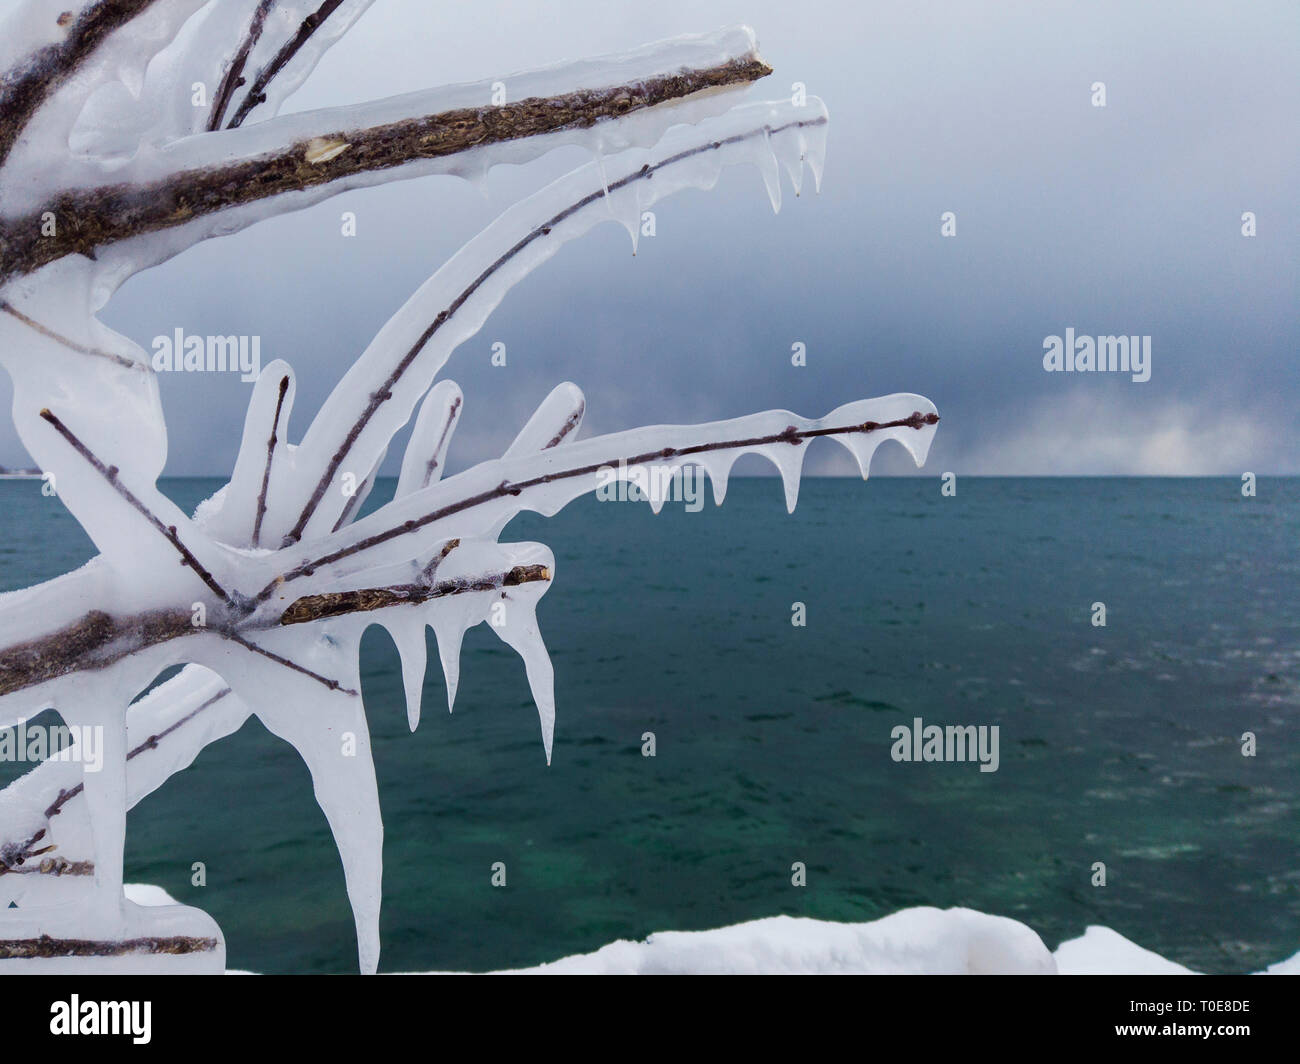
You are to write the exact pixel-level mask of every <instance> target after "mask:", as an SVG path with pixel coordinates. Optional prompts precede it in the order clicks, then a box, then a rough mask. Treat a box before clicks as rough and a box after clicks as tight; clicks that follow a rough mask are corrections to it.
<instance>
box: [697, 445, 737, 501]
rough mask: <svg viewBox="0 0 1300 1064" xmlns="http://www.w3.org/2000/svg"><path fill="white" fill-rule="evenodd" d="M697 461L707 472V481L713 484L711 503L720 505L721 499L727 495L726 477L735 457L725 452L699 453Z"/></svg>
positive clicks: (729, 472) (729, 474)
mask: <svg viewBox="0 0 1300 1064" xmlns="http://www.w3.org/2000/svg"><path fill="white" fill-rule="evenodd" d="M698 461H699V463H700V465H701V466H702V467H703V469H704V471H705V472H706V473H707V474H708V476H709V483H710V484H712V485H713V505H714V506H721V505H722V500H723V499H725V498H726V497H727V478H728V477H730V476H731V467H732V465H733V464H734V463H735V457H734V456H732V455H726V454H717V455H701V456H700V457H699V459H698Z"/></svg>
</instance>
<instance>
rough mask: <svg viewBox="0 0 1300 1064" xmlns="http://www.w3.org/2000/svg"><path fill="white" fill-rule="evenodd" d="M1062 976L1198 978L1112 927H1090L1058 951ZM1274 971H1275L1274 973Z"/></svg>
mask: <svg viewBox="0 0 1300 1064" xmlns="http://www.w3.org/2000/svg"><path fill="white" fill-rule="evenodd" d="M1055 957H1056V970H1057V971H1058V972H1060V974H1061V975H1198V974H1199V973H1198V972H1194V971H1192V970H1191V969H1190V968H1184V967H1183V966H1182V965H1181V964H1176V963H1174V962H1173V961H1169V960H1165V958H1164V957H1162V956H1160V954H1158V953H1153V952H1152V951H1151V950H1149V949H1143V948H1142V947H1141V946H1139V945H1138V944H1137V943H1136V942H1130V941H1129V940H1128V939H1126V938H1125V937H1124V936H1123V935H1121V934H1120V933H1119V932H1118V931H1112V930H1111V929H1110V928H1109V927H1098V926H1096V925H1093V926H1091V927H1089V928H1088V929H1087V930H1086V931H1085V932H1084V933H1083V934H1082V935H1080V936H1079V937H1078V938H1072V939H1070V940H1069V941H1068V942H1062V943H1061V944H1060V946H1058V947H1057V950H1056V954H1055ZM1270 970H1271V969H1270Z"/></svg>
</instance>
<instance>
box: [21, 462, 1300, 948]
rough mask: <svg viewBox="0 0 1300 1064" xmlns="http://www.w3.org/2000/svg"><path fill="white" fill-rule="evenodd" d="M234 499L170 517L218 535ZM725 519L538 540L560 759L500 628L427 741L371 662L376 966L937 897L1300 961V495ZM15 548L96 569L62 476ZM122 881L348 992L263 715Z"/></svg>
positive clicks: (967, 493) (874, 913)
mask: <svg viewBox="0 0 1300 1064" xmlns="http://www.w3.org/2000/svg"><path fill="white" fill-rule="evenodd" d="M219 483H220V482H218V481H216V480H197V479H189V480H181V479H178V480H170V481H165V482H164V483H163V488H164V490H165V491H166V492H167V493H168V494H170V495H171V496H172V497H173V498H174V499H175V500H176V501H177V502H178V503H180V504H181V505H182V506H184V507H185V508H186V509H192V507H193V505H194V504H195V503H197V502H198V501H199V500H200V499H201V498H203V497H204V496H205V495H207V494H209V493H210V492H211V491H213V490H214V489H215V488H216V487H218V486H219ZM391 491H392V484H391V482H389V483H388V484H387V485H384V484H382V483H381V485H380V486H379V487H378V488H377V489H376V496H380V495H384V494H385V493H388V494H391ZM708 498H709V502H708V504H707V506H706V507H705V509H704V510H703V511H702V512H699V513H690V512H686V511H685V510H684V508H683V507H682V506H681V505H680V504H674V503H671V502H670V503H669V504H668V505H667V506H666V507H665V509H664V512H663V513H662V514H660V515H658V516H655V515H653V514H652V513H651V512H650V509H649V507H647V506H646V505H644V504H634V503H613V502H605V503H601V502H597V501H596V500H594V499H590V498H589V499H585V500H580V501H579V502H577V503H575V504H573V505H571V506H570V507H569V508H568V509H567V510H565V511H564V512H563V513H562V514H560V515H559V516H558V517H556V518H552V519H549V520H547V519H542V518H539V517H537V516H535V515H525V516H523V517H521V518H518V519H516V520H515V521H514V522H513V523H512V524H511V525H510V526H509V527H507V529H506V532H505V534H504V536H503V537H502V538H503V539H506V540H509V539H536V540H540V541H541V542H544V543H547V544H549V545H550V546H551V547H552V548H553V549H554V551H555V554H556V561H557V565H556V579H555V582H554V586H553V588H552V589H551V590H550V591H549V593H548V594H547V595H546V597H545V598H544V599H543V601H542V605H541V607H540V609H539V618H540V621H541V625H542V629H543V632H544V634H545V636H546V639H547V642H548V645H549V646H550V648H551V652H552V657H553V660H554V663H555V674H556V698H557V707H558V710H557V724H556V738H555V755H554V762H553V764H552V765H551V766H550V767H549V768H548V767H547V766H546V763H545V758H544V756H543V753H542V745H541V739H540V732H539V729H538V724H537V717H536V712H535V710H534V709H533V706H532V703H531V700H530V697H529V694H528V687H527V683H526V681H525V679H524V672H523V666H522V663H521V662H520V661H519V660H518V658H516V657H515V656H514V655H513V653H512V652H510V651H509V650H508V649H507V648H506V647H505V646H504V645H503V644H501V643H500V642H499V641H498V640H497V639H496V638H495V637H494V635H493V634H492V633H491V631H490V630H489V629H487V628H486V627H479V628H477V629H474V630H473V631H471V632H470V633H469V634H468V635H467V637H466V641H465V646H464V651H463V656H462V678H461V686H460V692H459V695H458V699H457V704H456V712H455V714H454V715H450V716H449V715H448V714H447V712H446V710H445V708H444V707H445V704H446V697H445V694H444V691H443V684H442V677H441V673H440V671H438V667H437V657H436V653H435V651H434V644H433V637H432V633H429V645H430V658H431V663H432V669H431V671H430V673H429V675H428V678H427V680H426V684H425V706H424V716H423V722H422V724H421V726H420V729H419V730H418V731H417V732H416V733H415V734H414V735H412V734H410V733H409V732H408V730H407V726H406V720H405V710H404V704H403V698H402V685H401V677H400V673H399V670H398V661H397V654H396V651H395V650H394V649H393V647H392V644H391V643H390V642H389V640H388V637H387V635H386V634H385V633H383V632H382V630H380V629H378V628H374V629H372V630H371V631H370V632H369V633H368V634H367V636H366V639H365V642H364V643H363V648H362V657H363V661H362V676H363V685H364V695H365V699H366V706H367V713H368V716H369V720H370V727H371V730H372V733H373V740H374V750H375V757H376V766H377V770H378V775H379V781H380V789H381V795H380V797H381V802H382V806H383V813H384V821H385V829H386V830H385V854H384V915H383V923H382V935H383V957H382V960H381V969H382V970H387V971H399V970H413V969H414V970H421V969H422V970H427V969H430V968H438V969H495V968H506V967H518V966H524V965H532V964H537V963H540V962H543V961H547V960H554V959H556V958H559V957H561V956H564V955H567V954H571V953H575V952H585V951H590V950H594V949H596V948H598V947H599V946H601V945H603V944H605V943H607V942H610V941H612V940H615V939H618V938H639V937H644V936H645V935H647V934H649V933H650V932H653V931H657V930H666V929H676V930H691V929H700V928H710V927H718V926H722V925H726V924H731V923H735V922H738V921H741V920H746V919H752V918H756V917H761V916H770V915H774V914H777V913H789V914H792V915H806V916H816V917H820V918H824V919H833V920H869V919H873V918H875V917H879V916H883V915H886V914H888V913H891V912H894V911H896V910H898V909H900V908H904V907H906V906H912V905H936V906H945V907H946V906H952V905H963V906H969V907H971V908H975V909H980V910H984V911H987V912H992V913H999V914H1002V915H1006V916H1012V917H1015V918H1017V919H1019V920H1022V921H1024V922H1026V923H1028V924H1029V925H1030V926H1032V927H1033V928H1034V929H1035V930H1037V931H1038V932H1039V934H1040V935H1042V937H1043V939H1044V941H1045V942H1046V943H1047V945H1048V947H1049V948H1055V947H1056V945H1057V944H1058V943H1059V942H1060V941H1061V940H1062V939H1065V938H1071V937H1074V936H1076V935H1078V934H1081V933H1082V932H1083V930H1084V928H1085V927H1086V926H1087V925H1089V924H1104V925H1107V926H1109V927H1113V928H1115V929H1116V930H1118V931H1120V932H1121V933H1122V934H1124V935H1126V936H1128V937H1129V938H1131V939H1133V940H1134V941H1136V942H1138V943H1139V944H1141V945H1143V946H1145V947H1147V948H1149V949H1153V950H1156V951H1157V952H1159V953H1161V954H1163V955H1164V956H1167V957H1169V958H1171V959H1173V960H1176V961H1178V962H1180V963H1183V964H1186V965H1189V966H1191V967H1194V968H1197V969H1201V970H1209V971H1222V972H1238V971H1249V970H1253V969H1258V968H1262V967H1264V966H1265V965H1267V964H1269V963H1272V962H1275V961H1279V960H1281V959H1283V958H1285V957H1289V956H1291V955H1292V954H1294V953H1295V952H1296V950H1297V949H1300V681H1298V680H1297V668H1296V667H1297V663H1298V662H1300V610H1298V609H1297V605H1296V604H1297V600H1298V598H1300V594H1298V593H1300V561H1298V559H1297V550H1296V542H1297V533H1300V479H1296V478H1278V479H1269V478H1263V479H1261V480H1260V482H1259V495H1258V497H1256V498H1253V499H1247V498H1243V497H1242V496H1241V492H1240V484H1239V482H1238V481H1235V480H1229V479H1196V480H1191V479H1189V480H1176V479H1169V480H1163V479H1046V478H1044V479H994V478H990V479H984V478H962V479H961V480H960V482H959V485H958V494H957V496H956V497H953V498H944V497H942V496H941V495H940V491H939V481H938V478H925V479H882V480H872V481H871V482H869V483H867V484H863V483H861V482H860V481H856V480H854V481H850V480H839V479H809V480H806V481H805V483H804V486H803V490H802V493H801V497H800V503H799V508H798V510H797V511H796V513H795V514H794V515H793V516H789V515H787V514H786V513H785V507H784V504H783V501H782V493H781V488H780V484H779V482H778V481H775V480H771V479H760V478H753V479H737V480H734V481H733V482H732V484H731V486H730V489H729V491H728V495H727V501H726V505H725V506H724V507H723V508H721V509H716V508H714V506H713V505H712V501H711V494H710V495H709V496H708ZM370 506H373V500H372V502H371V504H370V505H368V508H370ZM0 523H2V524H3V536H0V544H3V545H0V588H3V589H6V590H8V589H13V588H17V587H22V586H25V585H27V584H30V583H33V582H35V581H37V580H40V579H46V578H49V577H52V576H55V575H57V574H59V573H61V572H65V571H67V570H68V569H70V568H73V567H75V566H77V565H79V564H81V563H82V562H83V561H85V560H86V559H87V558H88V557H89V556H90V554H91V553H92V548H91V545H90V543H89V541H88V540H87V539H86V537H85V535H84V534H83V533H82V531H81V529H80V528H79V526H78V525H77V524H76V522H75V521H73V519H72V518H71V517H70V516H69V515H68V514H67V513H66V512H65V511H64V510H63V509H62V508H61V506H59V505H58V504H57V501H56V500H51V499H46V498H43V497H42V496H41V494H40V483H39V482H24V481H8V482H3V483H0ZM795 602H802V603H803V604H804V605H805V608H806V614H807V624H806V627H795V626H793V625H792V624H791V616H792V604H793V603H795ZM1094 602H1104V603H1105V606H1106V613H1107V617H1106V620H1107V624H1106V626H1105V627H1096V626H1094V625H1093V624H1092V623H1091V622H1092V616H1093V613H1092V609H1091V607H1092V604H1093V603H1094ZM304 712H310V707H304ZM917 717H920V718H922V719H923V721H924V722H925V723H926V724H940V725H967V724H970V725H976V726H979V725H985V726H990V727H991V726H994V725H996V726H997V727H998V728H999V736H1000V763H999V767H998V770H997V771H996V772H988V773H984V772H980V771H979V767H978V765H977V764H973V763H964V764H933V763H928V764H927V763H921V764H916V763H900V762H896V761H894V760H893V759H892V758H891V756H890V750H891V747H892V746H893V740H892V739H891V729H893V728H894V727H895V726H896V725H899V724H909V725H910V724H911V723H912V721H913V720H914V718H917ZM645 732H653V733H654V736H655V743H656V756H655V757H653V758H650V757H643V756H642V735H643V733H645ZM1244 732H1252V733H1254V735H1255V736H1256V741H1257V746H1258V753H1257V756H1255V757H1244V756H1243V755H1242V740H1241V737H1242V734H1243V733H1244ZM13 767H14V766H4V768H5V769H6V770H10V769H12V768H13ZM12 774H13V773H12V772H11V771H8V772H7V774H6V775H5V777H4V778H6V779H7V778H11V777H12ZM126 861H127V870H126V874H127V879H128V881H139V882H148V883H156V884H158V885H160V886H162V887H164V888H165V889H166V890H167V891H169V892H170V893H171V894H172V895H173V896H175V897H176V898H177V899H179V900H182V901H185V902H187V903H191V904H194V905H197V906H199V907H201V908H203V909H205V910H206V911H207V912H209V913H211V914H212V915H213V916H214V917H215V918H216V920H217V921H218V922H219V924H220V925H221V927H222V929H223V931H224V932H225V935H226V939H227V945H228V959H229V964H230V965H231V966H232V967H240V968H249V969H253V970H255V971H263V972H291V971H307V972H348V971H355V967H356V953H355V939H354V934H353V928H352V920H351V915H350V911H349V909H348V905H347V899H346V895H345V893H344V889H343V876H342V870H341V866H340V864H339V861H338V857H337V855H336V853H335V850H334V846H333V843H332V841H331V838H330V835H329V831H328V828H327V827H326V824H325V821H324V818H323V816H322V815H321V813H320V812H319V810H318V809H317V808H316V805H315V803H314V801H313V798H312V791H311V784H310V781H309V778H308V775H307V772H306V769H305V768H304V766H303V765H302V763H301V761H300V760H299V759H298V757H297V754H296V753H295V752H294V751H293V750H292V749H291V748H290V747H288V746H287V745H285V744H283V743H282V742H280V741H279V740H277V739H275V738H273V737H272V736H270V735H269V734H268V733H267V732H266V731H265V730H264V729H263V728H262V727H261V725H260V724H258V723H257V722H256V721H253V722H250V723H249V724H247V725H246V726H245V727H244V728H243V729H242V730H241V731H240V732H239V733H238V734H236V735H234V736H232V737H230V738H229V739H227V740H224V741H222V742H219V743H217V744H215V745H214V746H210V747H208V748H207V749H206V750H205V751H204V752H203V754H202V755H201V756H200V757H199V759H198V761H197V762H196V763H195V765H194V766H193V767H192V768H191V769H189V770H187V771H185V772H183V773H181V774H180V775H178V776H175V777H173V778H172V779H171V780H170V781H169V782H168V783H167V784H166V785H165V786H164V787H163V788H162V789H160V790H159V791H157V792H156V793H155V794H153V795H152V796H150V797H149V798H148V799H146V800H145V801H144V802H142V803H141V805H140V806H138V807H137V808H136V809H135V810H134V811H133V812H132V813H131V814H130V818H129V824H128V836H127V854H126ZM195 861H203V862H204V863H205V865H206V867H207V886H206V887H202V888H196V887H193V886H191V884H190V874H191V873H190V868H191V865H192V863H193V862H195ZM497 861H501V862H504V863H505V865H506V868H507V886H505V887H504V888H496V887H493V886H492V885H491V882H490V877H491V866H492V865H493V863H494V862H497ZM795 862H803V864H804V865H805V866H806V869H807V886H805V887H795V886H792V885H791V866H792V865H793V864H794V863H795ZM1096 862H1103V863H1104V864H1105V866H1106V885H1105V886H1104V887H1095V886H1093V885H1092V879H1093V866H1094V864H1095V863H1096Z"/></svg>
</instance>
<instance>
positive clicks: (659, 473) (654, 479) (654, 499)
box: [643, 464, 673, 517]
mask: <svg viewBox="0 0 1300 1064" xmlns="http://www.w3.org/2000/svg"><path fill="white" fill-rule="evenodd" d="M643 468H644V469H645V474H646V493H645V495H646V501H647V502H648V503H650V510H651V512H652V513H653V514H654V515H655V516H656V517H657V516H659V514H660V513H662V512H663V508H664V503H665V502H666V501H667V499H668V491H669V485H670V484H671V480H670V479H669V477H670V476H671V473H672V469H673V467H672V466H668V465H660V464H655V465H649V466H645V467H643Z"/></svg>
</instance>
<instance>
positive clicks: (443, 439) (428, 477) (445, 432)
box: [420, 396, 461, 488]
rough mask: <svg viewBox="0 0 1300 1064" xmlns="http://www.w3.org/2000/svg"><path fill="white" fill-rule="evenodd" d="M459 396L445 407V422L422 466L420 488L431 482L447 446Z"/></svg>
mask: <svg viewBox="0 0 1300 1064" xmlns="http://www.w3.org/2000/svg"><path fill="white" fill-rule="evenodd" d="M460 404H461V398H460V396H457V397H456V398H455V399H453V400H452V401H451V406H450V407H448V408H447V423H446V424H445V425H443V426H442V433H441V435H439V437H438V444H437V446H436V447H434V449H433V454H431V455H429V461H428V462H427V463H426V464H425V466H424V481H423V483H421V485H420V487H421V488H427V487H428V486H429V485H430V484H431V483H432V482H433V473H434V470H436V469H437V468H438V463H439V461H441V459H442V457H443V455H444V454H445V449H446V446H447V437H448V436H449V435H451V427H452V425H454V424H456V411H458V410H459V409H460Z"/></svg>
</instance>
